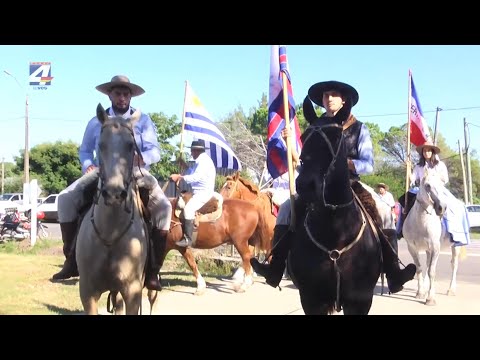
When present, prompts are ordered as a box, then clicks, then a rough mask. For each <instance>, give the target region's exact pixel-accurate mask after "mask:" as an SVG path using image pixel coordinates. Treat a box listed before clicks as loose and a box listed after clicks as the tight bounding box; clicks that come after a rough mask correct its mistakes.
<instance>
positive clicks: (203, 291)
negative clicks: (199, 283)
mask: <svg viewBox="0 0 480 360" xmlns="http://www.w3.org/2000/svg"><path fill="white" fill-rule="evenodd" d="M205 290H206V288H200V289H197V291H195V294H194V295H195V296H200V295H203V294H205Z"/></svg>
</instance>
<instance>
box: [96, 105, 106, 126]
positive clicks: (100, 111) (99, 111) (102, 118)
mask: <svg viewBox="0 0 480 360" xmlns="http://www.w3.org/2000/svg"><path fill="white" fill-rule="evenodd" d="M97 118H98V120H100V122H101V123H102V124H103V123H104V122H105V120H107V119H108V114H107V112H106V111H105V109H104V108H103V106H102V104H100V103H98V106H97Z"/></svg>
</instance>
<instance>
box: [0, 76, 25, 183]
mask: <svg viewBox="0 0 480 360" xmlns="http://www.w3.org/2000/svg"><path fill="white" fill-rule="evenodd" d="M3 72H4V73H5V74H7V75H8V76H11V77H12V78H13V79H14V80H15V82H16V83H17V85H18V86H19V87H20V89H22V90H24V88H23V86H22V84H20V82H19V81H18V80H17V78H16V77H15V76H14V75H12V74H11V73H9V72H8V71H7V70H3ZM23 183H24V184H29V183H30V157H29V154H28V93H27V92H26V91H25V148H24V151H23Z"/></svg>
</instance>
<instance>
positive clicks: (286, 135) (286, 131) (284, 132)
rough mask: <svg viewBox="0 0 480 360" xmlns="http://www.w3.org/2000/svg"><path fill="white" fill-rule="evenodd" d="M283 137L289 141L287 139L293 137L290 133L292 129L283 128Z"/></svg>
mask: <svg viewBox="0 0 480 360" xmlns="http://www.w3.org/2000/svg"><path fill="white" fill-rule="evenodd" d="M281 135H282V138H283V140H285V141H287V137H289V136H292V132H291V131H290V128H288V127H285V128H283V130H282V132H281Z"/></svg>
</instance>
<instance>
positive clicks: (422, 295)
mask: <svg viewBox="0 0 480 360" xmlns="http://www.w3.org/2000/svg"><path fill="white" fill-rule="evenodd" d="M407 245H408V252H409V253H410V255H411V256H412V259H413V262H414V263H415V266H416V267H417V273H416V274H417V294H416V295H415V298H417V299H424V298H425V289H424V284H423V272H422V264H421V262H420V256H419V254H418V251H417V249H416V248H415V246H414V245H411V244H410V242H409V241H407Z"/></svg>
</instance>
